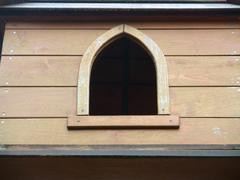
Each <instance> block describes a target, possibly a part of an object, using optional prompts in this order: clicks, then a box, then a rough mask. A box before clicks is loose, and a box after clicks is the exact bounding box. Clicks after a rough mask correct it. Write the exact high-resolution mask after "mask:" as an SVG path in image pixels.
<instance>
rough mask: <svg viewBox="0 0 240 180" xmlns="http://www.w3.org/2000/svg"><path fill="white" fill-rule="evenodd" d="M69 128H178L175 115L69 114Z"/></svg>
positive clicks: (177, 119)
mask: <svg viewBox="0 0 240 180" xmlns="http://www.w3.org/2000/svg"><path fill="white" fill-rule="evenodd" d="M67 126H68V128H69V129H161V128H167V129H168V128H169V129H171V128H175V129H176V128H179V126H180V120H179V117H178V116H176V115H155V116H154V115H152V116H69V117H68V119H67Z"/></svg>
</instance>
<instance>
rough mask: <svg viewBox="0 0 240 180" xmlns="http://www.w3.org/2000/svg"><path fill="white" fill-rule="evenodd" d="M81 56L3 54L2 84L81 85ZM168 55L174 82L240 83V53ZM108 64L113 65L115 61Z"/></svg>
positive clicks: (196, 84) (174, 83)
mask: <svg viewBox="0 0 240 180" xmlns="http://www.w3.org/2000/svg"><path fill="white" fill-rule="evenodd" d="M81 58H82V57H81V56H3V57H2V62H1V68H0V86H6V87H7V86H77V78H78V69H79V64H80V62H81ZM166 59H167V63H168V70H169V83H170V86H240V71H239V69H240V57H238V56H201V57H199V56H191V57H188V56H177V57H174V56H168V57H167V58H166ZM139 63H144V62H141V61H139ZM105 65H106V66H108V67H109V69H110V68H111V61H109V62H108V63H106V64H105ZM139 67H144V65H141V66H139ZM142 76H144V74H142Z"/></svg>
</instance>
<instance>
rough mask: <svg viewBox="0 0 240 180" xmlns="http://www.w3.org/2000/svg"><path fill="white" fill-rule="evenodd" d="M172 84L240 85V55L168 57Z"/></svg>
mask: <svg viewBox="0 0 240 180" xmlns="http://www.w3.org/2000/svg"><path fill="white" fill-rule="evenodd" d="M167 62H168V69H169V84H170V86H240V71H239V69H240V57H239V56H228V57H226V56H224V57H221V56H215V57H210V56H209V57H206V56H205V57H167Z"/></svg>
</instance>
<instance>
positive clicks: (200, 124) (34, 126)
mask: <svg viewBox="0 0 240 180" xmlns="http://www.w3.org/2000/svg"><path fill="white" fill-rule="evenodd" d="M66 124H67V119H56V118H51V119H47V118H44V119H1V124H0V144H5V145H7V144H12V145H14V144H35V145H37V144H38V145H40V144H45V145H48V144H49V145H50V144H52V145H57V144H59V145H61V144H68V145H74V144H79V145H80V144H81V145H91V144H96V145H97V144H239V143H240V136H239V131H240V119H239V118H220V119H219V118H181V126H180V129H171V130H169V129H165V130H164V129H160V130H131V131H129V130H83V131H79V130H77V131H74V130H73V131H69V130H67V128H66Z"/></svg>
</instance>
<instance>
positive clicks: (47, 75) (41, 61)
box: [0, 56, 81, 86]
mask: <svg viewBox="0 0 240 180" xmlns="http://www.w3.org/2000/svg"><path fill="white" fill-rule="evenodd" d="M80 62H81V56H80V57H78V56H67V57H65V56H56V57H53V56H24V57H23V56H18V57H12V56H11V57H7V56H3V57H2V60H1V65H0V86H76V85H77V78H78V76H77V74H78V70H79V64H80Z"/></svg>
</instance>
